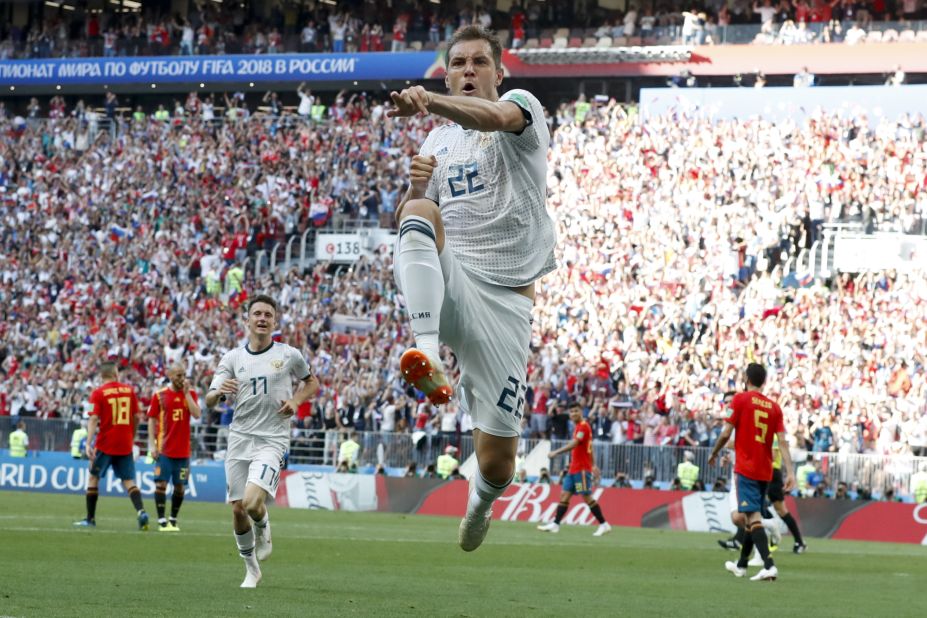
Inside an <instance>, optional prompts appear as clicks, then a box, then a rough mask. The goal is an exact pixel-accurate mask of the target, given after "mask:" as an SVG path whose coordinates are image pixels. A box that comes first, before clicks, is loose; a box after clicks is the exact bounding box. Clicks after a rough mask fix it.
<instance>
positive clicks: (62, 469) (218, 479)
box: [0, 452, 225, 502]
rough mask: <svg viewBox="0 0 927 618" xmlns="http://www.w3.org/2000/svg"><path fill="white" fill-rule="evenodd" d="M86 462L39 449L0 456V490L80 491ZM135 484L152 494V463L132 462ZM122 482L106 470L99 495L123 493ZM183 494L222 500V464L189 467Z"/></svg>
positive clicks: (83, 489) (200, 498) (197, 498)
mask: <svg viewBox="0 0 927 618" xmlns="http://www.w3.org/2000/svg"><path fill="white" fill-rule="evenodd" d="M89 473H90V465H89V462H88V461H87V460H85V459H73V458H72V457H71V456H70V455H69V454H68V453H53V452H41V453H39V454H38V456H37V457H34V456H32V455H31V453H30V456H29V457H10V456H8V455H5V454H4V455H0V490H4V489H8V490H10V489H15V490H20V491H37V492H45V493H59V494H61V493H65V494H82V493H84V491H85V490H86V488H87V477H88V476H89ZM135 484H136V485H138V488H139V489H141V490H142V495H144V496H146V497H151V496H152V495H153V494H154V466H153V465H151V464H146V463H144V462H142V461H138V462H136V463H135ZM125 493H126V492H125V490H124V489H123V488H122V481H120V480H119V479H117V478H116V477H115V476H113V471H112V470H110V471H108V472H107V473H106V477H105V478H103V479H101V480H100V494H101V495H104V496H124V495H125ZM186 496H187V498H189V499H192V500H199V501H203V502H225V467H224V466H222V465H202V466H197V465H193V466H190V478H189V482H188V483H187V487H186Z"/></svg>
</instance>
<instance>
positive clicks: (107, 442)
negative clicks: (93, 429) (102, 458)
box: [90, 382, 138, 455]
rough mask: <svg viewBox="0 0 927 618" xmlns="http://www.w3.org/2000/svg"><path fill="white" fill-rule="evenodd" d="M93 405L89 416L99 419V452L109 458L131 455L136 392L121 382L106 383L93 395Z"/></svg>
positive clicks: (91, 399)
mask: <svg viewBox="0 0 927 618" xmlns="http://www.w3.org/2000/svg"><path fill="white" fill-rule="evenodd" d="M90 403H91V404H92V405H93V410H92V411H91V412H90V414H91V415H93V416H96V417H97V418H98V419H100V432H99V434H97V442H96V447H97V450H98V451H100V452H101V453H105V454H107V455H131V454H132V443H133V441H134V440H135V416H136V415H137V414H138V397H136V396H135V389H133V388H132V387H131V386H129V385H128V384H122V383H121V382H107V383H106V384H104V385H103V386H101V387H100V388H98V389H96V390H95V391H93V392H92V393H90Z"/></svg>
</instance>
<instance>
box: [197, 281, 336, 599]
mask: <svg viewBox="0 0 927 618" xmlns="http://www.w3.org/2000/svg"><path fill="white" fill-rule="evenodd" d="M247 311H248V313H247V318H246V320H247V322H246V326H247V330H248V341H247V343H246V344H245V345H243V346H240V347H237V348H234V349H232V350H229V351H228V352H226V353H225V354H224V355H223V356H222V359H221V360H220V361H219V367H218V368H217V369H216V373H215V376H213V379H212V382H211V383H210V385H209V392H208V393H207V394H206V406H207V407H209V408H213V407H215V405H216V404H217V403H218V402H219V400H220V399H225V398H227V397H228V398H231V400H232V407H233V408H234V411H235V412H234V415H233V417H232V424H231V426H230V427H229V438H228V449H227V452H226V456H225V479H226V480H225V482H226V486H227V488H228V501H229V502H230V503H231V505H232V520H233V528H234V531H235V542H236V543H237V545H238V553H239V555H241V557H242V558H243V559H244V561H245V579H244V581H242V583H241V587H242V588H254V587H256V586H257V585H258V583H259V582H260V581H261V567H260V565H259V564H258V560H266V559H267V558H268V557H269V556H270V553H271V550H272V546H271V536H270V520H269V518H268V515H267V507H265V506H264V501H265V500H266V499H267V496H268V495H271V496H272V495H275V494H276V493H277V482H278V481H279V480H280V471H281V468H282V467H283V460H284V455H285V454H286V452H287V450H288V449H289V446H290V417H291V416H293V414H295V413H296V410H297V409H298V408H299V406H300V405H301V404H302V403H303V402H304V401H306V400H308V399H309V398H311V397H312V396H314V395H315V394H316V393H317V392H318V390H319V383H318V380H316V378H315V377H314V376H313V375H312V373H311V372H310V371H309V365H307V364H306V359H305V358H303V355H302V354H301V353H300V352H299V350H297V349H296V348H293V347H291V346H288V345H286V344H284V343H275V342H274V341H273V339H272V338H271V334H272V333H273V332H274V329H275V328H276V326H277V319H278V309H277V303H276V301H275V300H274V299H273V298H271V297H270V296H266V295H264V294H259V295H257V296H255V297H254V298H252V299H251V300H250V301H249V302H248V305H247ZM294 379H296V380H299V381H300V382H301V384H300V386H299V390H297V391H296V393H295V394H294V393H293V381H294Z"/></svg>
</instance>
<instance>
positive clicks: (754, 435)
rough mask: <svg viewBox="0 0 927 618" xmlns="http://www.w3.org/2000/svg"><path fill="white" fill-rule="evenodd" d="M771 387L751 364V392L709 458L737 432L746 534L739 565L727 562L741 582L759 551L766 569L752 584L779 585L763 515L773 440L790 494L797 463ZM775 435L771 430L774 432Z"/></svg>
mask: <svg viewBox="0 0 927 618" xmlns="http://www.w3.org/2000/svg"><path fill="white" fill-rule="evenodd" d="M765 382H766V369H765V368H763V366H762V365H758V364H756V363H750V364H749V365H748V366H747V371H746V389H745V391H744V392H742V393H738V394H737V395H735V396H734V399H733V400H732V401H731V406H730V412H729V414H728V417H727V419H726V425H725V426H724V430H723V431H722V432H721V435H720V436H719V437H718V441H717V443H716V444H715V447H714V449H713V450H712V451H711V457H710V458H709V459H708V464H709V465H712V466H713V465H714V464H715V462H716V461H717V459H718V452H719V451H720V450H721V449H722V448H724V445H725V444H727V442H728V440H729V439H730V437H731V432H733V431H735V430H736V432H737V433H736V438H735V441H734V453H735V464H734V473H735V475H736V476H735V479H736V491H737V510H738V511H739V512H740V513H743V514H744V516H745V518H746V519H745V528H746V532H747V535H746V536H745V538H744V542H743V545H742V547H741V548H740V560H738V561H737V562H736V563H735V562H727V563H725V565H724V566H725V568H726V569H727V570H728V571H730V572H731V573H733V574H734V575H735V576H736V577H743V576H744V575H746V574H747V562H748V560H749V558H750V552H751V551H753V548H754V546H755V547H756V550H757V551H758V552H759V554H760V557H761V558H762V559H763V568H762V569H761V570H760V572H759V573H757V574H756V575H755V576H753V577H751V578H750V579H751V580H753V581H762V580H775V579H776V578H777V577H778V575H779V570H778V569H777V568H776V565H775V563H774V562H773V560H772V558H771V557H770V554H769V542H768V539H767V537H766V530H765V528H764V527H763V524H762V521H761V519H762V518H761V516H760V511H761V510H762V509H763V499H764V497H765V495H766V485H767V484H768V483H769V481H770V480H771V479H772V475H773V472H772V466H773V457H772V443H773V436H776V435H778V437H779V451H780V453H782V460H783V463H784V464H785V469H786V471H787V476H786V481H785V487H784V489H785V491H790V490H791V488H792V487H794V485H795V475H794V474H793V473H792V459H791V457H790V455H789V451H788V447H787V446H786V441H785V427H784V425H783V423H782V410H781V409H780V408H779V405H778V404H777V403H776V402H774V401H773V400H771V399H769V398H768V397H766V396H765V395H763V394H762V393H761V392H760V389H762V387H763V384H764V383H765ZM770 430H771V431H770Z"/></svg>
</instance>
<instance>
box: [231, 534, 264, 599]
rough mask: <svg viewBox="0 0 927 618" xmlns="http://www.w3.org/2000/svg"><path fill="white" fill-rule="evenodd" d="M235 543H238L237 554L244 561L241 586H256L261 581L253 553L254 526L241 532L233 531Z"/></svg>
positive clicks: (259, 570) (258, 567)
mask: <svg viewBox="0 0 927 618" xmlns="http://www.w3.org/2000/svg"><path fill="white" fill-rule="evenodd" d="M235 544H236V545H238V554H239V555H240V556H241V557H242V559H244V561H245V579H244V581H242V582H241V587H242V588H256V587H257V585H258V583H259V582H260V581H261V567H260V565H258V561H257V556H255V555H254V528H253V527H251V528H248V531H247V532H244V533H242V534H238V533H237V532H236V533H235Z"/></svg>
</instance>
